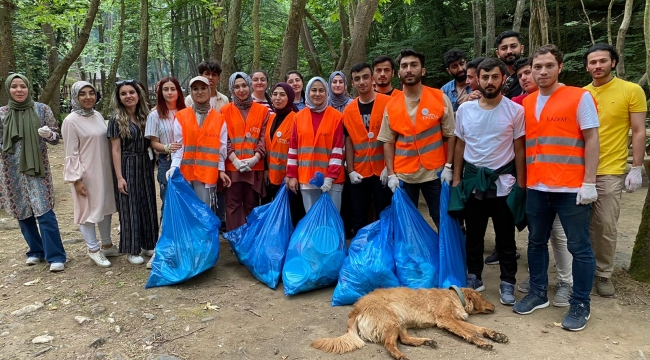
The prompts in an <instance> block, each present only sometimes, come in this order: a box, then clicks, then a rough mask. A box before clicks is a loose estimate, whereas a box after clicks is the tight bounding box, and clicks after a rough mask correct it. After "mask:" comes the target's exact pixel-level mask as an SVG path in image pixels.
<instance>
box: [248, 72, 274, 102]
mask: <svg viewBox="0 0 650 360" xmlns="http://www.w3.org/2000/svg"><path fill="white" fill-rule="evenodd" d="M251 82H252V83H253V90H252V91H253V101H255V102H256V103H258V104H260V105H264V106H266V107H267V109H269V111H270V112H271V113H273V105H271V97H270V96H269V94H267V93H266V88H267V87H268V86H269V77H268V75H266V71H264V70H253V72H251Z"/></svg>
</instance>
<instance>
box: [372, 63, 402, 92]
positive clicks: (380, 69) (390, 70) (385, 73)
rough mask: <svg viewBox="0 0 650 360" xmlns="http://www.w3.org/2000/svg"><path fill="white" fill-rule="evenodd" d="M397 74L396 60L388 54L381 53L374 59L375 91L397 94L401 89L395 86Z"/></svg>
mask: <svg viewBox="0 0 650 360" xmlns="http://www.w3.org/2000/svg"><path fill="white" fill-rule="evenodd" d="M394 76H395V62H394V61H393V59H392V58H391V57H390V56H388V55H379V56H377V57H376V58H375V60H373V61H372V80H373V81H374V83H375V91H376V92H378V93H380V94H384V95H388V96H396V95H397V94H399V93H400V92H401V91H399V90H398V89H394V88H393V77H394Z"/></svg>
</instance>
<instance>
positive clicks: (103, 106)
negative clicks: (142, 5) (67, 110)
mask: <svg viewBox="0 0 650 360" xmlns="http://www.w3.org/2000/svg"><path fill="white" fill-rule="evenodd" d="M125 28H126V5H125V0H120V25H119V26H118V28H117V48H116V49H115V57H114V58H113V63H112V64H111V69H110V70H109V72H108V77H107V78H106V79H102V94H103V96H102V101H101V103H100V104H99V112H100V113H102V114H103V115H104V117H106V116H107V115H108V110H109V109H108V104H109V103H110V101H111V97H113V90H114V88H115V79H116V78H117V67H118V66H119V65H120V60H121V59H122V49H123V48H124V30H125Z"/></svg>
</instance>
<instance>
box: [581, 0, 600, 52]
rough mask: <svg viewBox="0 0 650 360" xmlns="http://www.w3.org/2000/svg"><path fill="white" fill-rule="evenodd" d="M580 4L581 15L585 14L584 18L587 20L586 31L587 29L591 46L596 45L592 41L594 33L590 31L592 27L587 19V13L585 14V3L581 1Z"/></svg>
mask: <svg viewBox="0 0 650 360" xmlns="http://www.w3.org/2000/svg"><path fill="white" fill-rule="evenodd" d="M580 4H581V5H582V13H583V14H585V18H586V19H587V29H589V38H590V39H591V45H594V44H596V41H594V32H593V31H592V25H591V20H590V19H589V13H587V9H586V8H585V2H584V1H583V0H580Z"/></svg>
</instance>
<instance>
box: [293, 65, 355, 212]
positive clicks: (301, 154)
mask: <svg viewBox="0 0 650 360" xmlns="http://www.w3.org/2000/svg"><path fill="white" fill-rule="evenodd" d="M327 88H328V85H327V82H326V81H325V80H324V79H323V78H321V77H318V76H317V77H314V78H312V79H311V80H310V81H309V83H308V84H307V99H306V106H307V108H305V109H303V110H300V111H299V112H298V114H296V120H295V124H294V126H293V130H292V133H291V141H290V144H289V159H288V160H287V177H288V178H289V180H288V181H287V187H288V188H289V190H291V191H293V192H294V193H297V192H298V189H300V192H302V201H303V204H304V206H305V211H309V209H310V208H311V206H312V205H313V204H314V203H315V202H316V200H318V198H319V197H320V195H321V193H323V192H328V191H331V192H330V196H331V197H332V200H333V201H334V204H335V205H336V208H337V209H338V210H339V211H340V210H341V194H342V192H343V184H344V183H345V173H344V172H343V146H344V140H343V115H342V114H341V113H340V112H338V111H336V109H334V108H333V107H331V106H328V105H327V104H328V96H327ZM319 171H320V172H322V173H323V174H325V183H324V184H323V186H321V187H320V189H319V188H318V187H315V186H313V185H310V184H309V180H311V179H312V178H313V177H314V174H316V172H319ZM299 184H300V185H299Z"/></svg>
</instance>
